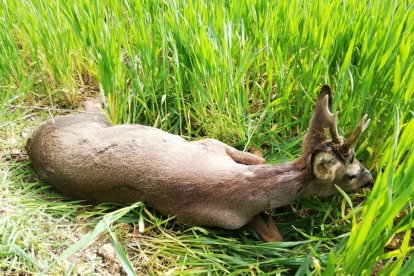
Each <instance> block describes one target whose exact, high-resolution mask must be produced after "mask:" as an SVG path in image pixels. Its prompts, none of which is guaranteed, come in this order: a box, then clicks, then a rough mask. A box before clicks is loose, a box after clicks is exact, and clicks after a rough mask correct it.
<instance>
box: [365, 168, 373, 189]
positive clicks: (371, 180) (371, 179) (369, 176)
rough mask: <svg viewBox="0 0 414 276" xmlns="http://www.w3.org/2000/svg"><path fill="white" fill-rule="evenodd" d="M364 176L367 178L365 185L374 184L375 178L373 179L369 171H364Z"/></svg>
mask: <svg viewBox="0 0 414 276" xmlns="http://www.w3.org/2000/svg"><path fill="white" fill-rule="evenodd" d="M362 174H364V177H365V178H366V183H365V185H368V184H374V178H373V177H372V175H371V173H370V172H369V171H368V170H367V169H365V168H364V169H363V170H362Z"/></svg>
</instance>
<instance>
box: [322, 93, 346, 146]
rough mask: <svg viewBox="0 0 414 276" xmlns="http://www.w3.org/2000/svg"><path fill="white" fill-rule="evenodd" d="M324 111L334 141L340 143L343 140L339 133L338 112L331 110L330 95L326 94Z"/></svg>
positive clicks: (323, 101)
mask: <svg viewBox="0 0 414 276" xmlns="http://www.w3.org/2000/svg"><path fill="white" fill-rule="evenodd" d="M322 111H323V117H324V119H325V122H326V124H327V125H328V128H329V132H330V133H331V137H332V141H333V142H334V143H335V144H340V143H341V142H342V139H341V137H340V136H339V134H338V125H337V122H338V112H335V113H332V112H331V111H330V110H329V96H328V95H326V96H325V97H324V98H323V100H322Z"/></svg>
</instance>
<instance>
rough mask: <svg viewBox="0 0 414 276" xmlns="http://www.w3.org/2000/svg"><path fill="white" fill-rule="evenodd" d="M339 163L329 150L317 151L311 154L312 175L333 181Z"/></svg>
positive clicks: (339, 165)
mask: <svg viewBox="0 0 414 276" xmlns="http://www.w3.org/2000/svg"><path fill="white" fill-rule="evenodd" d="M340 167H341V163H340V162H339V161H338V159H337V158H336V156H334V155H333V154H332V153H329V152H318V153H316V154H315V155H314V156H312V173H313V175H314V176H315V177H316V178H318V179H320V180H325V181H333V180H334V178H335V175H336V172H337V170H338V169H339V168H340Z"/></svg>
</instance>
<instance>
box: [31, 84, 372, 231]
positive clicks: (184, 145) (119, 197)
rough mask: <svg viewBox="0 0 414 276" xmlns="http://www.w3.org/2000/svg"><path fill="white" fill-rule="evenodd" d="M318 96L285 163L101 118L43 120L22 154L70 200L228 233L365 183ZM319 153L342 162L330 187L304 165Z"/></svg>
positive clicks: (326, 89) (100, 115) (366, 179)
mask: <svg viewBox="0 0 414 276" xmlns="http://www.w3.org/2000/svg"><path fill="white" fill-rule="evenodd" d="M325 95H328V96H329V101H330V102H331V92H330V89H329V87H327V86H324V87H323V88H322V91H321V93H320V95H319V98H318V101H317V104H316V108H315V113H314V115H313V117H312V119H311V123H310V129H309V132H308V134H307V136H306V138H305V141H304V155H303V156H302V157H301V158H299V159H298V160H296V161H294V162H291V163H287V164H277V165H264V164H262V163H263V162H264V160H263V159H262V158H260V157H257V156H255V155H253V154H250V153H245V152H240V151H238V150H236V149H234V148H232V147H230V146H228V145H226V144H224V143H222V142H219V141H217V140H214V139H206V140H201V141H196V142H188V141H186V140H184V139H183V138H181V137H179V136H176V135H172V134H169V133H166V132H164V131H162V130H159V129H156V128H152V127H148V126H142V125H110V124H109V122H108V121H107V119H106V118H105V116H104V115H103V113H101V112H97V113H92V114H76V115H65V116H59V117H56V118H54V120H53V121H48V122H45V123H44V124H42V125H41V126H40V127H39V128H38V129H37V130H36V131H35V132H34V133H33V135H32V137H31V139H29V141H28V144H27V152H28V154H29V156H30V159H31V161H32V163H33V166H34V169H35V170H36V172H37V173H38V174H39V176H40V177H41V178H42V179H44V180H45V181H46V182H47V183H50V184H51V185H53V186H54V187H55V188H56V189H57V190H59V191H61V192H62V193H63V194H65V195H68V196H70V197H74V198H81V199H86V200H88V201H90V202H93V203H99V202H119V203H131V202H135V201H138V200H143V201H145V202H146V203H147V204H148V205H149V206H151V207H153V208H155V209H157V210H159V211H160V212H161V213H163V214H166V215H175V216H176V217H177V219H178V220H179V221H181V222H183V223H186V224H194V225H208V226H219V227H223V228H227V229H236V228H239V227H241V226H243V225H245V224H247V223H248V222H249V221H251V220H252V219H253V217H255V216H256V215H257V214H259V213H262V212H264V211H267V210H270V209H273V208H276V207H279V206H282V205H287V204H290V203H291V202H292V201H294V200H295V199H297V198H299V197H304V196H311V195H317V196H318V195H319V196H326V195H329V194H333V193H335V192H336V188H335V186H334V184H337V185H339V186H341V187H342V188H344V189H345V190H347V191H350V190H353V189H356V188H358V187H360V186H362V185H365V184H367V183H368V182H370V181H372V177H371V175H370V174H369V172H368V171H367V170H366V169H365V168H364V167H363V166H362V165H361V164H359V163H355V162H358V161H356V160H355V161H353V162H350V161H347V159H346V158H348V157H347V156H345V157H344V156H342V155H341V153H340V152H339V153H338V151H337V150H335V148H337V147H336V145H334V144H332V143H331V142H329V141H328V140H327V137H326V135H327V132H328V131H327V126H326V124H325V121H324V118H323V116H322V115H321V112H320V110H319V109H320V108H321V105H322V104H321V101H322V99H323V98H324V96H325ZM334 151H335V152H334ZM320 152H328V153H329V154H331V155H332V158H333V161H332V160H328V161H330V162H334V161H335V160H340V159H341V158H342V159H343V160H345V162H344V161H343V160H340V162H342V163H337V164H339V165H337V167H338V172H337V171H336V170H335V172H334V173H335V174H334V175H335V179H332V181H328V182H327V181H326V180H321V179H320V178H318V177H315V173H316V175H318V176H319V175H320V174H318V173H319V172H314V171H313V167H315V168H317V170H319V169H318V168H319V167H321V166H322V167H323V166H324V165H325V164H322V163H321V164H319V165H318V166H312V164H313V163H312V162H325V161H326V160H322V158H319V159H321V161H320V160H319V159H318V154H319V153H320ZM331 155H329V156H331ZM329 156H328V157H329ZM344 158H345V159H344ZM325 159H326V158H325ZM315 160H316V161H315ZM338 162H339V161H338ZM348 163H349V164H351V163H352V164H353V165H352V166H354V167H352V169H353V170H354V171H355V166H359V167H360V169H359V171H358V172H357V174H358V175H357V177H356V178H355V179H354V180H353V181H347V180H346V179H344V175H345V174H346V172H348V171H350V169H347V168H348V167H347V166H348ZM341 164H342V165H341ZM326 166H327V167H326V168H327V169H328V170H329V169H330V167H329V166H328V165H326ZM341 166H342V167H341ZM335 168H336V167H335ZM336 173H337V174H338V175H336Z"/></svg>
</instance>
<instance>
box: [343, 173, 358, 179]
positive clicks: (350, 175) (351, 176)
mask: <svg viewBox="0 0 414 276" xmlns="http://www.w3.org/2000/svg"><path fill="white" fill-rule="evenodd" d="M345 177H346V179H348V180H349V181H352V180H354V179H355V178H357V175H356V174H346V175H345Z"/></svg>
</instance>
